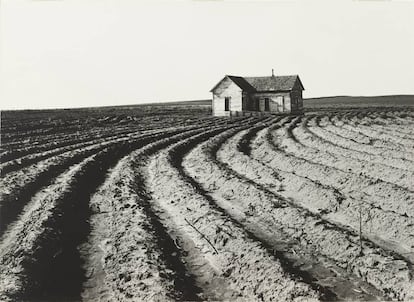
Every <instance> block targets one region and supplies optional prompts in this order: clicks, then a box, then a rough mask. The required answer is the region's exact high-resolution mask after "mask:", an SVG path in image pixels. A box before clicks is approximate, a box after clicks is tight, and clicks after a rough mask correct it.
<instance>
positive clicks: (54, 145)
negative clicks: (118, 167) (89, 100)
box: [1, 127, 151, 164]
mask: <svg viewBox="0 0 414 302" xmlns="http://www.w3.org/2000/svg"><path fill="white" fill-rule="evenodd" d="M148 131H151V130H148ZM138 132H141V133H142V132H143V131H138V130H135V129H134V128H133V127H128V128H127V129H126V130H125V129H122V130H119V129H116V130H113V131H111V132H108V133H102V130H101V131H96V133H92V132H90V131H87V132H86V133H85V132H82V134H81V133H74V134H73V135H71V134H64V135H63V137H64V138H63V139H59V138H58V137H56V136H55V137H52V138H46V139H45V140H44V141H39V140H36V142H35V143H32V142H26V143H25V144H24V146H20V148H9V150H8V151H7V152H4V153H2V155H1V162H2V164H5V163H7V162H9V161H12V160H16V159H19V158H22V157H24V156H27V155H34V154H35V153H41V152H49V151H52V150H56V149H59V148H64V147H69V146H76V145H80V144H82V143H84V144H86V143H92V142H93V141H98V140H108V139H111V138H117V137H123V136H124V137H125V136H127V135H128V134H132V133H138ZM6 147H7V146H6Z"/></svg>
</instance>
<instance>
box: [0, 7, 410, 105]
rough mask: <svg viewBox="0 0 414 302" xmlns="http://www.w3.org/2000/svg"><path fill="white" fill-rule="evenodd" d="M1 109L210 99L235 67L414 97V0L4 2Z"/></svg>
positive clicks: (334, 89) (326, 88)
mask: <svg viewBox="0 0 414 302" xmlns="http://www.w3.org/2000/svg"><path fill="white" fill-rule="evenodd" d="M0 43H1V44H0V45H1V48H0V85H1V86H0V102H1V109H11V108H59V107H83V106H101V105H121V104H134V103H143V102H153V101H168V100H191V99H205V98H210V97H211V96H210V93H209V90H210V88H211V87H212V86H214V85H215V84H216V82H218V81H219V80H220V79H221V78H222V77H223V76H224V75H225V74H233V75H241V76H243V75H244V76H263V75H270V74H271V69H272V68H274V69H275V73H276V74H278V75H288V74H299V75H300V77H301V79H302V82H303V84H304V86H305V88H306V90H305V92H304V96H305V97H315V96H330V95H383V94H414V84H413V83H414V2H411V1H368V0H367V1H346V0H336V1H332V0H331V1H324V2H321V1H254V2H253V1H168V2H167V1H164V2H155V1H146V2H144V1H132V0H131V1H126V0H25V1H22V0H3V1H2V2H1V4H0Z"/></svg>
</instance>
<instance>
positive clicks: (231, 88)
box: [212, 79, 243, 116]
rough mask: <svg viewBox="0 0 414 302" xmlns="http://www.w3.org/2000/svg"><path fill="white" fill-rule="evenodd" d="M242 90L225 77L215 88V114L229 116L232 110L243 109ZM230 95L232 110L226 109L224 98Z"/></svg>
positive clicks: (213, 105)
mask: <svg viewBox="0 0 414 302" xmlns="http://www.w3.org/2000/svg"><path fill="white" fill-rule="evenodd" d="M242 95H243V93H242V90H241V88H240V87H239V86H237V85H236V84H235V83H234V82H233V81H231V80H230V79H224V80H223V81H222V82H221V83H220V85H218V86H217V87H216V88H215V89H214V90H213V104H212V107H213V115H214V116H229V115H230V112H231V111H242V110H243V109H242V108H243V105H242ZM226 97H230V111H225V110H224V109H225V108H224V100H225V98H226Z"/></svg>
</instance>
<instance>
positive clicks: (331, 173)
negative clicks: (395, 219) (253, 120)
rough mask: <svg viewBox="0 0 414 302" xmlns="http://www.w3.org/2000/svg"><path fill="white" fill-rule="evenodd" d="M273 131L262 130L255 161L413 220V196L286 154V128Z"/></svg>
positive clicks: (255, 149)
mask: <svg viewBox="0 0 414 302" xmlns="http://www.w3.org/2000/svg"><path fill="white" fill-rule="evenodd" d="M275 128H277V127H275ZM273 130H274V129H269V130H264V131H261V133H260V135H258V137H257V139H256V140H255V141H254V144H253V147H252V148H253V152H252V155H253V157H254V158H255V159H258V160H260V161H261V162H263V163H265V164H266V165H269V166H271V167H272V168H277V169H280V170H282V171H285V172H291V173H295V174H297V175H299V176H301V177H306V178H309V179H311V180H313V181H315V182H318V183H321V184H323V185H324V186H327V187H332V188H335V189H336V190H337V191H338V192H342V193H343V194H345V195H346V196H349V197H352V198H354V199H356V200H366V201H367V202H368V203H370V204H376V205H377V207H380V208H381V209H383V210H385V211H390V212H395V213H397V214H398V215H402V216H405V217H410V218H413V215H412V213H414V194H410V193H407V192H406V191H404V190H401V189H398V188H395V187H393V186H390V185H387V184H384V183H376V182H373V181H372V180H370V179H369V178H366V177H363V176H360V175H356V174H354V173H350V172H346V171H341V170H338V169H335V168H332V167H328V166H325V165H323V164H321V163H316V162H312V161H309V160H307V159H306V158H303V157H298V156H297V154H295V153H286V151H285V150H283V149H280V148H279V146H280V145H279V144H278V143H279V142H280V140H282V139H283V135H286V136H287V134H285V133H284V130H283V129H279V130H276V131H273ZM271 134H273V135H276V136H277V140H278V142H276V145H274V144H275V142H274V141H273V139H275V136H272V135H271Z"/></svg>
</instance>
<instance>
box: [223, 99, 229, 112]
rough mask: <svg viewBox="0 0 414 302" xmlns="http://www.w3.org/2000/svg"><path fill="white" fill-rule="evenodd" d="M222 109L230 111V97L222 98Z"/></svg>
mask: <svg viewBox="0 0 414 302" xmlns="http://www.w3.org/2000/svg"><path fill="white" fill-rule="evenodd" d="M224 111H230V97H225V98H224Z"/></svg>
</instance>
